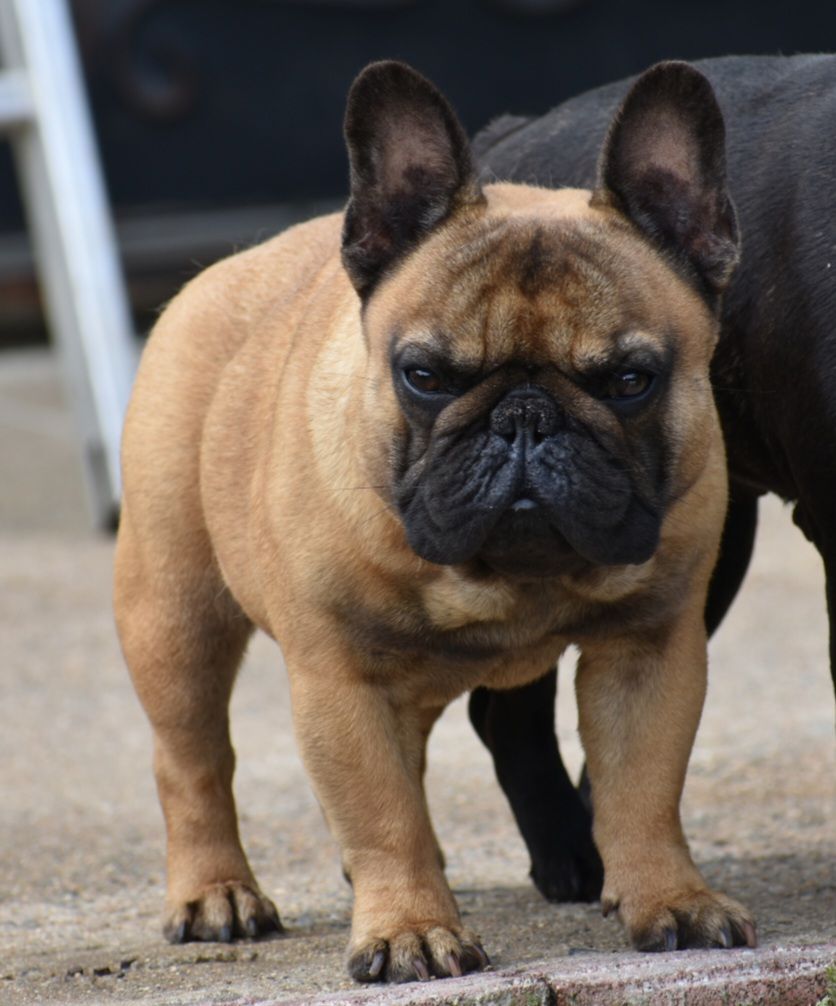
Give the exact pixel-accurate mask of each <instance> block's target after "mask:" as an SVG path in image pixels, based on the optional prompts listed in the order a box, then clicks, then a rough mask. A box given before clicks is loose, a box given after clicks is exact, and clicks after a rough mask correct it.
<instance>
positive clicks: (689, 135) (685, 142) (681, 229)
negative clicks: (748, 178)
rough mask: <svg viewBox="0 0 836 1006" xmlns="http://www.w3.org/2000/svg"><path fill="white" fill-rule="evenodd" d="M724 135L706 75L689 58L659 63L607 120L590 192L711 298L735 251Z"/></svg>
mask: <svg viewBox="0 0 836 1006" xmlns="http://www.w3.org/2000/svg"><path fill="white" fill-rule="evenodd" d="M725 137H726V130H725V125H724V123H723V115H722V113H721V111H720V107H719V105H718V104H717V99H716V97H715V95H714V90H713V88H712V87H711V84H710V83H709V82H708V80H707V79H706V78H705V77H704V76H703V75H702V74H701V73H700V72H699V71H698V70H697V69H695V68H694V67H693V66H690V65H689V64H688V63H681V62H665V63H657V64H656V66H653V67H651V68H650V69H649V70H647V71H646V72H645V73H643V74H642V75H641V76H640V77H639V79H638V80H637V81H636V82H635V84H634V85H633V87H632V88H631V90H630V91H629V93H628V94H627V97H626V98H625V99H624V103H623V104H622V106H621V108H620V109H619V111H618V112H617V113H616V116H615V118H614V119H613V122H612V125H611V126H610V130H609V133H608V135H607V138H606V141H605V142H604V148H603V151H602V154H601V161H600V165H599V174H598V189H597V191H596V193H595V197H594V201H596V202H598V203H599V204H601V203H604V204H609V205H612V206H615V207H616V208H617V209H619V210H621V211H622V212H623V213H625V214H626V215H627V216H628V217H630V219H631V220H632V221H633V223H635V224H636V225H637V226H638V227H639V228H640V229H641V230H642V231H643V232H644V233H645V234H646V235H647V237H649V238H650V240H651V241H653V242H654V243H655V244H656V245H657V247H659V248H661V249H662V250H663V251H664V252H666V253H667V254H671V255H673V257H674V261H676V260H678V261H680V262H684V263H685V264H686V268H687V269H690V271H691V273H692V274H693V272H696V274H697V278H698V280H699V281H701V283H702V284H703V286H704V288H705V290H706V292H707V293H708V294H709V296H713V295H716V294H719V293H720V292H721V291H722V290H723V289H724V287H725V286H726V284H727V283H728V281H729V279H730V278H731V274H732V272H733V270H734V267H735V265H736V264H737V261H738V258H739V252H740V246H739V237H738V229H737V215H736V213H735V210H734V205H733V204H732V201H731V199H730V197H729V193H728V190H727V188H726V146H725Z"/></svg>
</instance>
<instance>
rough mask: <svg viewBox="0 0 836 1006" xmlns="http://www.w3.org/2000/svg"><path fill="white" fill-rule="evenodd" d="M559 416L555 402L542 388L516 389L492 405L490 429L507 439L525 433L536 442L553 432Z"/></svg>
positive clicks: (511, 440) (510, 439)
mask: <svg viewBox="0 0 836 1006" xmlns="http://www.w3.org/2000/svg"><path fill="white" fill-rule="evenodd" d="M559 418H560V411H559V408H558V406H557V405H556V403H555V402H554V399H552V398H551V397H550V396H549V395H547V394H546V393H545V392H544V391H538V390H537V389H518V390H516V391H512V392H510V393H509V394H507V395H506V396H505V397H504V398H503V399H502V401H501V402H499V404H498V405H496V406H495V407H494V410H493V412H492V413H491V430H492V431H493V432H494V433H497V434H499V436H500V437H504V438H505V439H506V440H507V441H508V442H509V443H513V442H514V441H515V440H516V439H517V437H519V436H523V435H526V434H527V435H528V436H529V437H530V438H531V439H533V440H534V442H535V443H538V444H539V443H540V442H541V441H542V440H545V438H546V437H548V436H551V435H552V434H553V433H554V432H555V430H556V429H557V425H558V421H559Z"/></svg>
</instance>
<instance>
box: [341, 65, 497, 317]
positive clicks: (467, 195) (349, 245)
mask: <svg viewBox="0 0 836 1006" xmlns="http://www.w3.org/2000/svg"><path fill="white" fill-rule="evenodd" d="M345 139H346V145H347V146H348V156H349V162H350V167H351V197H350V199H349V202H348V206H347V208H346V212H345V223H344V225H343V245H342V257H343V265H344V266H345V269H346V271H347V272H348V275H349V277H350V278H351V281H352V283H353V284H354V287H355V289H356V290H357V292H358V293H359V294H360V296H361V297H362V298H364V299H365V298H366V297H368V295H369V294H370V293H371V291H372V289H373V288H374V286H375V284H376V283H377V281H378V280H379V279H380V277H381V276H382V275H383V274H384V273H385V271H386V270H387V269H388V268H389V266H391V265H393V264H394V263H396V262H397V261H398V260H399V259H401V258H402V257H403V256H404V255H405V254H406V253H407V252H409V251H411V250H412V249H413V248H414V247H415V245H417V244H418V242H419V241H420V240H421V239H422V238H424V237H426V235H428V234H429V233H430V232H431V231H432V230H433V229H434V228H435V227H437V226H438V225H439V224H440V223H441V222H442V221H444V220H445V219H447V217H449V216H450V215H451V214H452V213H453V212H454V211H455V210H456V209H458V208H459V207H461V206H464V205H466V204H468V203H471V204H477V203H481V202H482V201H483V200H484V197H483V196H482V194H481V190H480V189H479V186H478V183H477V182H476V180H475V176H474V173H473V166H472V161H471V155H470V144H469V143H468V139H467V135H466V134H465V131H464V129H463V128H462V126H461V124H460V122H459V120H458V119H457V118H456V115H455V113H454V112H453V110H452V108H451V107H450V105H449V104H448V103H447V101H446V100H445V98H444V97H443V95H442V94H441V92H440V91H438V89H437V88H436V87H434V86H433V85H432V84H431V83H430V82H429V81H428V80H426V79H425V78H424V77H422V76H421V75H420V74H419V73H417V72H416V71H415V70H413V69H412V68H411V67H409V66H407V65H406V64H405V63H398V62H396V61H394V60H386V61H383V62H380V63H372V64H371V65H370V66H367V67H366V69H365V70H363V72H362V73H361V74H360V76H359V77H358V78H357V79H356V80H355V81H354V84H353V85H352V87H351V91H350V92H349V95H348V105H347V108H346V115H345Z"/></svg>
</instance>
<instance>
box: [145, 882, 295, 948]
mask: <svg viewBox="0 0 836 1006" xmlns="http://www.w3.org/2000/svg"><path fill="white" fill-rule="evenodd" d="M271 930H275V931H276V932H282V924H281V921H280V920H279V914H278V912H277V911H276V907H275V905H274V904H273V903H272V902H271V901H270V900H269V899H268V898H265V897H264V895H263V894H261V892H260V891H259V890H258V888H257V887H248V886H247V885H246V884H243V883H241V882H239V881H228V882H226V883H221V884H212V885H210V886H208V887H206V888H204V889H203V890H202V891H199V892H198V894H197V896H196V897H195V898H193V899H191V900H188V901H185V900H184V901H181V902H180V903H179V904H173V905H170V909H169V913H168V920H167V921H166V923H165V925H164V926H163V933H164V935H165V937H166V939H167V940H169V942H171V943H186V942H189V941H191V940H198V941H200V940H206V941H209V942H216V943H232V942H233V940H234V939H235V938H236V937H247V938H250V939H253V938H254V937H257V936H259V935H260V934H263V933H267V932H270V931H271Z"/></svg>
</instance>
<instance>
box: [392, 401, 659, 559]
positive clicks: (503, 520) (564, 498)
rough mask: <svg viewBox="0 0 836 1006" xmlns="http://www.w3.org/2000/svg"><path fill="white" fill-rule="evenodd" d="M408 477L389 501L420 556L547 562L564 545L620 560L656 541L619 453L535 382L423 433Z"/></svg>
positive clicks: (642, 555) (637, 555)
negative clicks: (467, 419)
mask: <svg viewBox="0 0 836 1006" xmlns="http://www.w3.org/2000/svg"><path fill="white" fill-rule="evenodd" d="M411 475H412V477H411V478H409V477H408V478H406V479H405V480H404V483H403V485H402V487H401V492H400V493H399V497H398V505H399V507H400V511H401V515H402V519H403V523H404V527H405V529H406V534H407V538H408V540H409V543H410V545H411V547H412V548H413V549H414V551H415V552H416V553H417V554H418V555H420V556H421V557H422V558H424V559H427V560H428V561H430V562H435V563H440V564H443V565H453V564H457V563H461V562H466V561H468V560H470V559H473V558H477V557H479V558H483V559H485V560H486V561H487V562H488V563H489V564H490V565H492V566H496V567H497V568H505V567H507V568H509V569H511V568H513V569H517V568H518V567H519V568H524V567H529V566H530V567H532V568H533V567H536V566H542V565H545V566H546V567H548V568H551V566H552V565H554V563H557V565H559V564H560V561H561V559H565V558H566V557H567V556H568V555H570V554H572V553H574V554H575V555H576V556H579V557H581V558H582V559H585V560H586V561H588V562H590V563H594V564H600V565H622V564H627V563H640V562H644V561H646V560H647V559H649V558H650V556H651V555H652V554H653V552H654V551H655V549H656V547H657V545H658V540H659V527H660V519H659V516H658V514H657V513H656V508H655V507H654V506H653V505H652V503H651V502H650V501H648V500H646V499H644V498H642V496H641V495H640V494H639V492H638V491H637V488H636V485H635V484H634V479H633V478H632V477H631V474H630V472H629V470H628V467H627V464H626V463H625V460H624V459H623V458H619V457H618V456H617V455H616V454H615V453H614V452H613V450H612V448H610V447H608V446H605V445H604V444H603V443H602V442H601V440H599V439H598V438H597V437H596V435H595V433H594V431H591V430H589V429H587V428H585V427H584V426H583V425H582V424H581V423H580V422H579V421H578V420H577V419H576V418H574V417H573V416H571V415H570V414H568V413H567V411H566V410H565V409H564V408H563V407H562V405H561V404H560V403H559V402H558V401H556V400H555V398H554V397H553V396H552V395H550V394H549V393H548V392H546V391H545V390H543V389H540V388H537V387H525V388H515V389H513V390H512V391H510V392H508V393H507V394H505V395H504V396H503V397H501V398H500V400H499V401H498V402H496V403H495V404H494V405H493V407H492V408H491V409H490V411H489V412H488V414H487V415H486V416H485V415H483V416H482V417H481V419H480V421H477V422H472V423H471V424H469V425H464V426H460V427H457V428H453V427H451V428H448V429H445V430H444V431H442V432H441V433H440V434H439V435H438V436H436V437H433V438H432V440H431V444H430V447H429V449H428V450H427V453H426V455H425V457H424V459H423V463H422V464H420V465H418V466H416V470H415V471H414V472H413V473H411Z"/></svg>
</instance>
